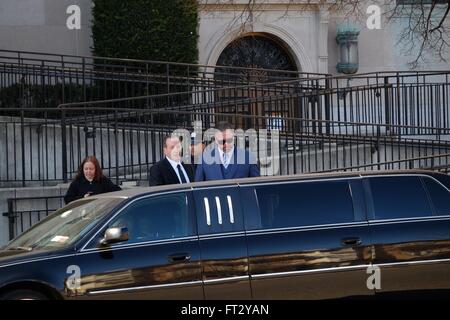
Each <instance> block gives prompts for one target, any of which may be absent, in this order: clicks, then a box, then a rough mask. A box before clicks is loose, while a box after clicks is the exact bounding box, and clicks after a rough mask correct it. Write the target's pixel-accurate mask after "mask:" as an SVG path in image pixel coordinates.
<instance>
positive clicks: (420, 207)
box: [369, 176, 432, 219]
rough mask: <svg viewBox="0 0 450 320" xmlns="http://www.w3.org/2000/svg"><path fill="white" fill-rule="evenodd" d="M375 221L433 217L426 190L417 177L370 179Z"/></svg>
mask: <svg viewBox="0 0 450 320" xmlns="http://www.w3.org/2000/svg"><path fill="white" fill-rule="evenodd" d="M369 183H370V189H371V191H372V199H373V211H374V215H375V219H401V218H413V217H426V216H431V215H432V211H431V207H430V204H429V201H428V197H427V194H426V192H425V189H424V187H423V185H422V182H421V181H420V178H419V177H417V176H397V177H396V176H392V177H388V176H386V177H371V178H369Z"/></svg>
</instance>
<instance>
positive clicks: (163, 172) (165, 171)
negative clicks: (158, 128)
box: [149, 136, 194, 186]
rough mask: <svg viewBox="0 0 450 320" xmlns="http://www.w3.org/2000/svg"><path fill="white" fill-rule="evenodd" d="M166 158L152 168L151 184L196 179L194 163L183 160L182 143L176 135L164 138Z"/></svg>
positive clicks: (158, 184)
mask: <svg viewBox="0 0 450 320" xmlns="http://www.w3.org/2000/svg"><path fill="white" fill-rule="evenodd" d="M163 146H164V147H163V151H164V156H165V157H164V159H162V160H161V161H159V162H157V163H155V164H154V165H153V166H152V167H151V168H150V181H149V184H150V186H160V185H166V184H177V183H189V182H193V181H194V170H193V168H192V165H190V164H185V163H183V162H182V161H181V143H180V140H179V139H178V138H176V137H171V136H167V137H164V140H163Z"/></svg>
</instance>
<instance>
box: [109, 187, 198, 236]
mask: <svg viewBox="0 0 450 320" xmlns="http://www.w3.org/2000/svg"><path fill="white" fill-rule="evenodd" d="M187 204H188V195H187V194H186V193H184V192H183V193H175V194H168V195H160V196H154V197H148V198H145V199H142V200H138V201H137V202H135V203H133V204H131V206H130V207H128V208H126V209H125V211H124V212H122V213H120V214H119V215H118V216H117V217H116V218H115V219H114V220H113V221H112V222H111V223H110V227H116V226H126V227H127V228H128V237H129V240H128V241H127V242H126V243H136V242H144V241H152V240H163V239H171V238H179V237H186V236H191V235H194V234H195V227H194V225H195V223H193V222H192V219H190V216H191V215H190V213H189V210H188V206H187Z"/></svg>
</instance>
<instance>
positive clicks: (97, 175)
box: [74, 156, 104, 181]
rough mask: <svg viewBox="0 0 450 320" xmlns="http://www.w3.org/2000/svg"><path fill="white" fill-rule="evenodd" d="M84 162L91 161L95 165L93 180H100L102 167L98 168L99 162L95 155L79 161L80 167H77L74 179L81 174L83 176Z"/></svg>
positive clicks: (102, 176)
mask: <svg viewBox="0 0 450 320" xmlns="http://www.w3.org/2000/svg"><path fill="white" fill-rule="evenodd" d="M86 162H92V163H93V164H94V167H95V175H94V181H100V180H102V179H103V178H104V175H103V171H102V168H100V164H99V163H98V160H97V158H96V157H95V156H88V157H86V158H84V160H83V162H81V165H80V167H79V168H78V172H77V175H76V176H75V179H74V180H78V179H80V178H81V177H82V176H84V172H83V168H84V164H85V163H86Z"/></svg>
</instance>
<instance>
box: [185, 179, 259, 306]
mask: <svg viewBox="0 0 450 320" xmlns="http://www.w3.org/2000/svg"><path fill="white" fill-rule="evenodd" d="M194 198H195V205H196V212H197V222H198V233H199V242H200V250H201V256H202V267H203V284H204V292H205V298H206V299H233V300H235V299H251V290H250V281H249V275H248V257H247V243H246V239H245V232H244V219H243V213H242V209H241V200H240V197H239V190H238V188H237V186H221V187H217V188H214V187H208V188H201V189H195V190H194Z"/></svg>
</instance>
